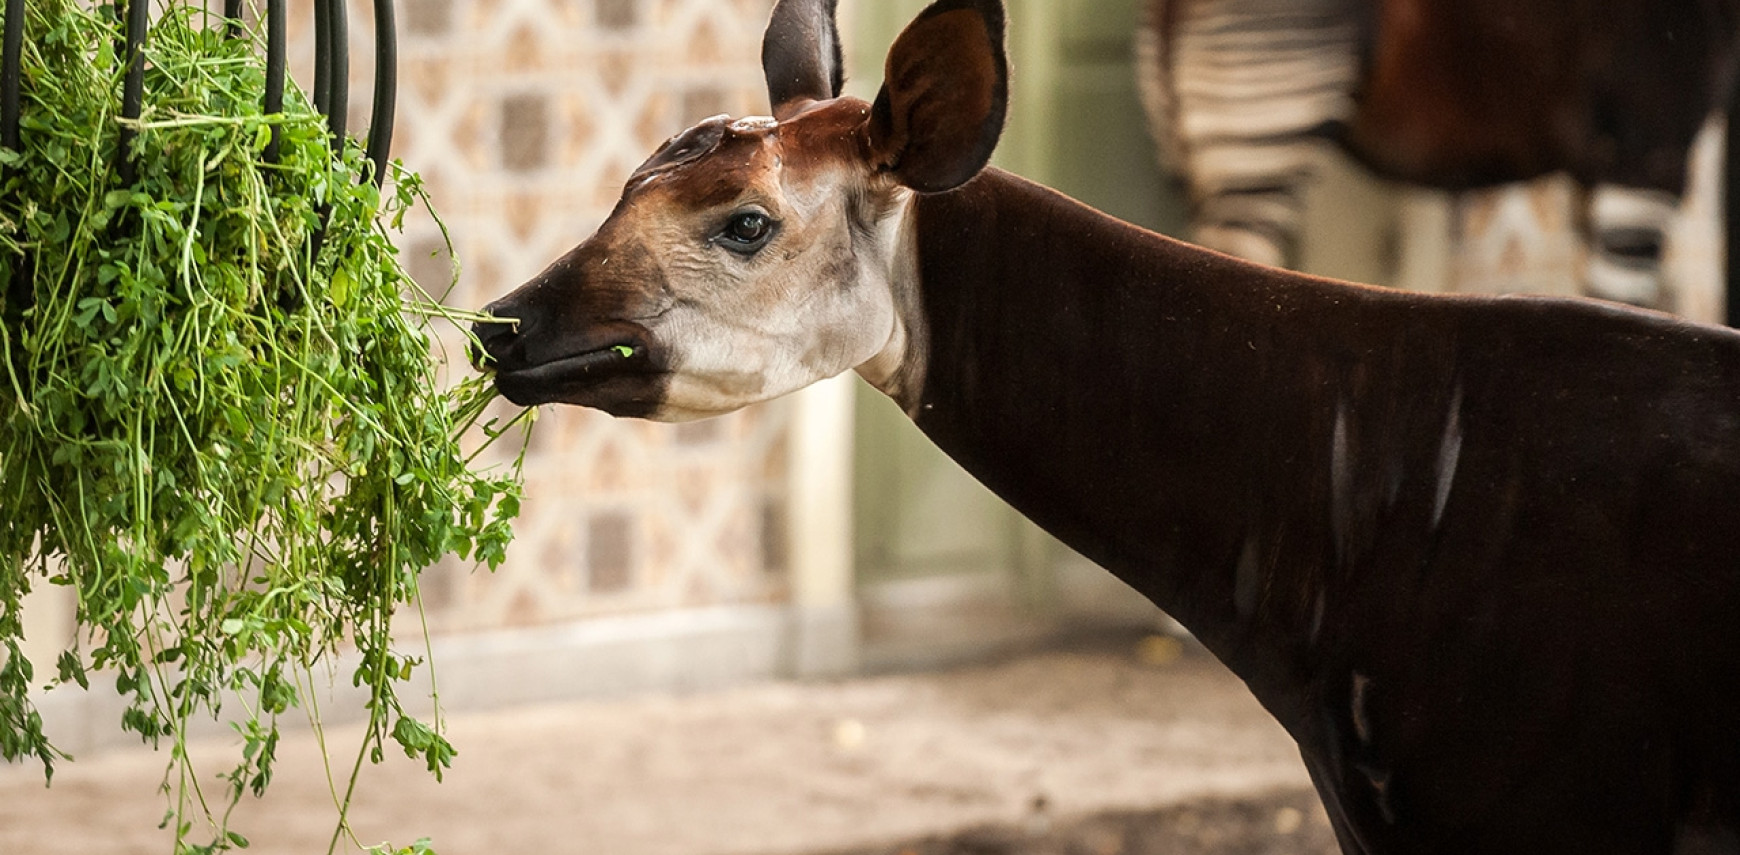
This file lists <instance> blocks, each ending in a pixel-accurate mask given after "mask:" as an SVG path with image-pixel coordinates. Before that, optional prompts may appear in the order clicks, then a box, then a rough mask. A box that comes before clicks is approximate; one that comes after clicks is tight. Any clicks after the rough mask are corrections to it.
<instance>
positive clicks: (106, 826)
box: [0, 639, 1332, 855]
mask: <svg viewBox="0 0 1740 855" xmlns="http://www.w3.org/2000/svg"><path fill="white" fill-rule="evenodd" d="M1140 650H1146V652H1147V654H1148V655H1139V651H1140ZM1154 650H1155V648H1154V646H1153V645H1152V644H1150V645H1149V646H1148V647H1147V648H1141V647H1140V646H1139V645H1138V643H1137V642H1136V641H1134V640H1131V639H1122V640H1118V641H1115V642H1113V641H1102V642H1099V643H1095V644H1092V645H1078V646H1075V647H1073V648H1070V649H1061V650H1051V651H1045V652H1040V653H1035V654H1030V655H1025V656H1020V657H1016V658H1011V659H1009V660H1007V661H1002V662H997V663H992V664H987V665H981V666H976V667H971V668H964V669H958V670H951V671H944V672H936V673H925V674H901V675H889V676H879V677H869V678H863V679H855V680H850V681H843V682H838V683H827V684H814V683H811V684H790V683H770V684H762V685H754V686H748V687H743V688H739V689H734V690H729V691H721V692H714V693H707V694H698V695H689V696H657V697H639V698H632V699H625V700H619V701H611V702H588V703H575V704H564V705H559V706H547V707H538V708H531V709H519V710H511V711H502V712H495V713H487V714H476V715H467V716H462V717H455V718H453V719H452V720H451V721H450V722H449V725H450V738H451V739H452V741H453V742H454V744H455V745H456V746H458V748H459V751H460V756H459V757H458V759H457V760H456V762H455V765H454V767H453V769H452V770H451V771H450V772H448V774H447V776H446V781H445V782H444V783H440V784H437V783H435V782H434V781H433V780H431V779H430V777H429V776H428V774H427V773H426V772H425V771H424V770H423V769H422V768H421V766H420V765H418V764H416V763H413V762H411V761H408V760H405V759H404V758H403V755H402V754H400V755H399V756H398V757H396V758H392V759H389V761H388V762H387V763H386V764H385V765H383V766H380V767H373V768H368V769H365V770H364V777H363V779H362V782H361V784H360V785H359V787H358V796H357V799H356V803H355V805H354V807H353V809H352V824H353V827H354V828H355V829H356V833H357V837H358V838H359V839H360V840H362V842H364V843H377V842H381V841H383V840H392V841H393V842H395V843H397V844H399V845H404V844H406V843H409V842H410V841H412V840H415V839H417V838H419V837H430V838H432V839H433V841H434V845H435V848H436V849H437V850H438V851H439V852H441V853H442V855H472V853H501V855H510V854H511V853H609V855H751V853H755V855H782V853H821V852H828V853H850V855H879V853H888V855H967V853H987V854H988V853H1033V855H1052V853H1055V855H1136V853H1143V855H1146V853H1149V852H1154V853H1159V852H1169V853H1170V852H1180V853H1188V852H1240V853H1266V852H1271V851H1273V852H1328V851H1332V849H1330V848H1325V847H1327V846H1328V841H1329V837H1328V829H1327V826H1326V825H1325V823H1324V821H1323V819H1322V817H1321V814H1320V812H1319V810H1318V808H1317V807H1316V806H1315V802H1314V801H1313V800H1312V799H1311V798H1310V797H1309V794H1308V793H1306V792H1305V790H1306V788H1307V786H1308V784H1307V781H1306V778H1305V773H1304V770H1303V767H1302V766H1301V765H1300V761H1299V758H1298V754H1297V753H1296V751H1295V749H1294V748H1293V746H1292V743H1291V742H1290V741H1289V740H1288V739H1287V737H1286V735H1285V734H1284V733H1282V732H1281V730H1280V729H1279V727H1278V726H1276V725H1275V724H1273V723H1272V722H1271V721H1270V720H1269V719H1268V718H1267V716H1266V715H1265V714H1264V713H1263V711H1262V710H1261V708H1260V707H1258V706H1257V704H1256V702H1255V701H1254V700H1252V699H1251V698H1250V697H1249V695H1248V694H1247V693H1246V692H1245V690H1244V687H1243V685H1242V684H1240V683H1239V682H1238V681H1237V680H1236V679H1235V678H1233V677H1232V676H1231V675H1230V674H1228V673H1226V672H1225V671H1224V670H1222V669H1221V668H1220V667H1219V666H1218V665H1217V664H1216V663H1214V662H1213V661H1212V660H1210V659H1209V658H1208V657H1206V656H1205V655H1203V654H1201V653H1198V652H1192V651H1186V653H1185V655H1183V656H1182V657H1179V658H1176V659H1171V661H1167V660H1168V658H1169V657H1167V656H1164V655H1161V656H1155V655H1152V654H1153V653H1154ZM1161 651H1162V652H1163V653H1164V651H1165V648H1164V646H1162V647H1161ZM328 737H329V744H332V745H334V746H335V753H336V751H337V750H338V749H336V746H354V745H355V740H356V739H357V738H358V732H357V731H356V730H355V729H354V728H350V729H339V728H334V729H329V732H328ZM217 747H219V748H221V746H217ZM212 748H213V746H201V747H199V749H198V750H196V752H195V753H196V756H204V755H206V754H208V753H209V752H210V750H211V749H212ZM343 751H344V752H345V753H346V754H348V753H349V752H351V751H354V747H349V748H345V749H343ZM320 756H321V755H320V751H319V749H318V746H317V744H316V743H315V742H314V741H313V740H312V739H311V738H310V737H309V736H307V735H296V736H292V737H289V738H287V739H286V740H285V743H284V744H283V745H282V746H281V748H280V749H279V757H280V764H279V765H280V768H279V771H278V775H277V777H276V779H275V780H274V782H273V784H272V787H271V790H270V792H269V793H268V794H267V797H266V798H265V799H264V800H260V801H255V800H252V799H249V800H247V801H245V802H244V803H243V805H242V807H241V808H240V810H239V811H238V815H237V818H236V820H235V823H234V826H235V827H236V828H238V829H240V830H241V832H242V833H243V834H245V835H246V836H247V837H248V838H250V839H251V840H252V842H253V846H252V848H251V849H250V850H249V851H251V852H258V853H272V854H273V855H276V853H284V854H285V855H291V853H294V855H308V853H319V852H325V851H326V848H327V842H328V840H329V838H330V836H331V834H332V828H333V816H334V813H333V808H332V797H331V794H330V791H329V788H328V785H327V779H326V776H325V774H324V772H323V771H322V763H321V761H320ZM163 762H164V758H163V757H161V756H158V755H152V754H149V753H146V752H143V751H137V750H124V751H114V752H109V753H105V754H101V755H93V756H88V757H82V758H80V759H79V760H77V761H76V762H74V763H71V764H68V765H65V766H64V767H63V768H62V769H61V770H60V771H59V772H58V773H57V775H56V777H55V780H54V785H53V787H52V788H47V789H45V788H44V787H43V786H42V780H41V775H40V772H39V771H37V770H34V769H21V768H0V855H62V853H65V855H73V853H78V855H86V853H97V852H101V853H165V855H167V853H169V851H170V849H171V847H170V844H169V840H168V837H167V836H166V835H165V833H164V832H161V831H158V830H157V829H156V826H157V823H158V821H159V820H160V819H161V818H162V816H163V812H164V808H165V801H164V797H163V796H162V795H161V794H159V793H158V792H157V791H156V790H157V785H158V783H159V781H160V779H161V776H162V769H163ZM210 768H211V769H213V770H214V774H215V770H216V769H217V768H218V767H217V766H216V765H212V766H211V767H210ZM341 851H342V847H341ZM353 851H354V850H353Z"/></svg>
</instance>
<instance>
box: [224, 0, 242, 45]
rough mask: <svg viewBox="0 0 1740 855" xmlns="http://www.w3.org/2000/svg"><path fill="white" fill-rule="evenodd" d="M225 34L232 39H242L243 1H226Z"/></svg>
mask: <svg viewBox="0 0 1740 855" xmlns="http://www.w3.org/2000/svg"><path fill="white" fill-rule="evenodd" d="M224 34H225V35H227V36H229V37H230V38H232V39H239V38H241V37H242V0H224Z"/></svg>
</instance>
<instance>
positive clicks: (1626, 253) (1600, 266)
mask: <svg viewBox="0 0 1740 855" xmlns="http://www.w3.org/2000/svg"><path fill="white" fill-rule="evenodd" d="M1678 202H1679V200H1677V199H1675V198H1674V197H1673V196H1672V195H1671V194H1668V193H1664V192H1662V191H1660V190H1645V189H1638V188H1634V187H1621V186H1618V185H1614V184H1602V185H1597V186H1596V187H1595V188H1594V189H1593V190H1591V191H1590V192H1589V198H1588V209H1587V217H1588V223H1587V229H1588V232H1587V239H1588V241H1589V269H1588V275H1587V277H1586V281H1585V283H1584V287H1585V289H1586V291H1587V293H1588V294H1589V296H1591V297H1599V298H1601V299H1603V300H1613V301H1616V302H1620V303H1630V304H1632V305H1634V306H1643V307H1645V308H1651V309H1661V310H1663V311H1670V312H1671V311H1675V310H1676V309H1677V306H1676V300H1675V295H1674V289H1673V287H1672V283H1670V282H1668V281H1667V276H1666V274H1665V269H1664V267H1663V260H1664V258H1665V254H1664V253H1663V249H1664V248H1665V246H1666V243H1667V231H1668V227H1669V225H1670V224H1671V223H1672V222H1673V218H1674V213H1675V212H1676V211H1677V210H1678Z"/></svg>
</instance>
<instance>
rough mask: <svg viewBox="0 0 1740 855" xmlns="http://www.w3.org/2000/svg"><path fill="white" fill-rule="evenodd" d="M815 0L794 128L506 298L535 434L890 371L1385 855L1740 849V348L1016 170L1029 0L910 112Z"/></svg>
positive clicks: (914, 97)
mask: <svg viewBox="0 0 1740 855" xmlns="http://www.w3.org/2000/svg"><path fill="white" fill-rule="evenodd" d="M833 6H834V0H780V2H779V3H778V4H777V5H776V7H775V8H774V11H773V16H772V20H771V23H770V24H769V26H768V29H767V36H766V40H765V42H764V46H763V51H762V57H763V66H764V68H765V70H766V74H767V83H768V90H769V95H770V96H771V99H772V105H773V117H772V118H748V119H739V120H735V121H733V120H731V119H728V118H725V117H718V118H713V119H709V120H707V121H704V122H702V123H700V124H699V125H696V126H695V127H692V128H690V129H688V130H686V131H684V132H682V133H681V134H679V135H677V136H676V137H674V138H673V139H671V140H670V141H669V142H668V143H666V144H665V145H664V146H663V147H662V148H660V149H659V150H658V151H657V153H655V154H654V155H653V156H652V158H651V159H650V160H648V161H647V162H646V163H645V164H643V165H642V166H641V167H640V168H639V169H638V170H637V171H635V172H634V174H633V175H632V176H631V177H630V178H629V179H628V182H627V186H626V188H625V189H624V191H623V195H622V199H621V202H620V203H619V204H618V206H617V207H616V209H615V211H614V212H613V213H612V214H611V215H610V216H609V217H608V218H607V219H606V220H605V221H604V223H603V225H601V226H600V227H599V229H598V231H597V233H596V234H594V235H593V236H592V237H591V238H589V239H587V240H586V241H584V242H583V243H581V244H579V245H578V246H577V247H576V248H574V249H573V250H572V251H570V252H569V253H567V254H566V255H564V256H563V257H561V258H560V259H558V260H557V261H556V262H554V263H553V264H552V265H550V267H549V268H548V269H546V270H545V271H543V272H542V273H540V274H539V275H538V276H537V277H536V278H534V279H533V280H531V281H530V282H529V283H527V284H526V285H524V286H523V287H521V288H519V289H518V290H516V291H514V292H513V293H512V294H509V295H508V296H506V297H504V298H502V299H500V300H498V301H496V302H494V303H492V304H490V305H489V306H488V307H487V311H488V312H490V313H492V314H493V315H495V316H496V318H497V319H498V320H495V321H492V322H488V323H483V324H480V325H478V326H477V327H476V329H475V332H476V334H477V337H478V347H479V348H480V352H479V354H478V359H479V362H480V364H482V365H483V366H484V367H486V368H488V369H489V370H493V371H494V373H495V383H496V385H497V387H498V388H499V389H500V391H501V392H502V394H504V395H505V396H506V397H507V398H508V399H509V400H511V401H513V402H515V403H516V404H519V405H522V406H535V405H540V404H549V403H563V404H575V405H580V406H586V407H594V408H597V409H600V410H604V411H606V412H609V413H612V414H615V415H618V416H634V417H642V418H648V419H655V420H681V419H692V418H698V417H703V416H710V415H714V414H719V413H725V412H729V411H732V410H736V409H738V408H741V407H743V406H746V405H749V404H752V403H756V402H758V401H765V400H768V399H770V398H773V397H775V396H778V395H782V394H785V393H787V392H791V391H793V390H795V389H798V388H799V387H802V386H804V385H806V384H809V383H812V382H814V381H817V380H820V379H822V378H825V377H830V376H832V375H835V374H838V373H841V372H844V371H847V370H851V369H855V370H856V371H857V372H858V374H859V375H860V376H862V377H863V378H864V379H865V380H867V381H868V382H869V383H871V384H872V385H874V386H875V387H876V388H878V389H880V390H881V391H882V392H884V393H886V394H887V395H888V396H889V397H891V398H893V399H894V400H895V401H896V402H898V403H899V405H900V406H901V407H902V408H904V410H905V411H906V412H907V413H908V414H909V415H910V416H911V418H912V419H913V421H915V422H916V423H917V424H918V426H919V427H920V428H921V429H923V431H924V432H925V433H926V434H928V435H929V437H930V438H931V439H932V440H934V441H935V442H936V444H937V445H938V446H940V447H941V448H942V449H943V450H944V451H946V452H947V453H948V454H949V455H950V456H952V457H953V458H954V459H955V460H957V461H959V462H960V463H961V464H962V465H963V466H965V467H966V468H967V469H968V470H969V471H971V472H972V473H973V474H974V475H975V476H976V477H978V478H979V479H980V480H981V481H983V482H984V483H985V484H986V485H988V486H989V487H990V488H991V489H993V490H994V491H996V492H997V493H998V494H1000V495H1001V496H1002V497H1003V498H1005V499H1007V500H1008V501H1009V502H1010V503H1012V504H1013V505H1014V506H1015V507H1016V508H1017V509H1019V510H1020V511H1022V512H1023V513H1025V514H1026V515H1027V516H1029V517H1030V518H1032V519H1033V520H1034V521H1036V522H1037V523H1039V524H1040V525H1041V526H1043V527H1044V528H1046V529H1047V530H1049V531H1050V532H1052V533H1053V534H1055V535H1056V536H1058V537H1059V538H1061V539H1062V540H1063V541H1064V542H1065V543H1067V544H1069V545H1070V546H1072V547H1074V548H1075V549H1077V550H1079V551H1080V552H1081V553H1083V554H1084V555H1086V556H1088V557H1089V558H1091V559H1093V560H1094V561H1095V562H1097V563H1099V564H1100V565H1101V566H1103V567H1105V568H1107V569H1108V570H1110V571H1111V572H1113V573H1114V574H1116V575H1117V576H1118V577H1119V578H1121V579H1123V580H1124V581H1126V582H1128V583H1129V584H1130V585H1131V586H1133V587H1134V588H1136V589H1137V590H1139V591H1141V592H1142V593H1143V594H1145V595H1146V596H1148V597H1149V598H1150V599H1152V600H1153V601H1154V602H1155V603H1157V604H1158V605H1160V606H1161V607H1162V608H1164V609H1165V610H1166V611H1167V612H1169V613H1170V614H1171V615H1173V616H1174V617H1176V618H1177V619H1178V620H1180V621H1181V622H1182V623H1183V624H1184V625H1185V626H1187V627H1188V628H1189V629H1190V630H1191V631H1192V632H1193V633H1195V635H1196V636H1197V637H1198V638H1199V639H1200V640H1201V641H1202V642H1203V644H1205V645H1206V646H1207V647H1208V649H1209V650H1210V651H1212V652H1213V653H1214V654H1215V655H1216V656H1218V657H1219V658H1220V659H1221V660H1222V661H1224V662H1225V663H1226V665H1228V666H1229V667H1230V668H1231V669H1232V671H1233V672H1235V673H1236V674H1238V675H1239V676H1240V677H1241V678H1242V679H1243V680H1244V681H1245V683H1246V684H1247V685H1248V686H1249V687H1250V689H1251V691H1252V692H1253V693H1254V694H1255V695H1256V697H1257V698H1258V699H1259V700H1260V701H1261V702H1262V704H1263V705H1264V706H1265V707H1266V708H1267V709H1268V710H1269V712H1271V713H1272V714H1273V715H1274V717H1275V718H1276V719H1278V720H1279V721H1280V723H1281V724H1282V725H1283V726H1284V727H1285V728H1286V729H1287V731H1288V732H1289V733H1290V734H1291V735H1292V736H1293V738H1294V739H1295V740H1297V742H1298V744H1299V749H1300V753H1301V755H1302V756H1303V758H1304V762H1305V765H1306V767H1307V769H1308V770H1309V772H1310V775H1311V777H1312V779H1313V781H1314V782H1315V784H1316V787H1317V789H1318V791H1319V792H1320V793H1321V795H1322V798H1323V800H1324V802H1325V804H1326V805H1327V807H1328V812H1329V815H1330V817H1331V818H1332V821H1333V823H1334V825H1335V829H1336V833H1337V835H1338V837H1339V840H1340V842H1341V846H1342V848H1343V849H1344V850H1345V851H1346V852H1348V853H1454V855H1467V853H1511V852H1516V853H1525V852H1526V853H1535V854H1536V855H1538V853H1555V852H1562V853H1580V855H1581V853H1590V852H1601V853H1690V852H1736V851H1740V525H1737V524H1736V522H1735V517H1736V514H1737V513H1740V332H1736V331H1733V330H1729V329H1727V328H1722V327H1712V326H1703V325H1698V324H1694V323H1691V322H1688V321H1684V320H1681V319H1677V318H1674V317H1672V316H1668V315H1664V314H1658V313H1654V312H1648V311H1643V310H1637V309H1631V308H1626V307H1622V306H1617V305H1612V304H1606V303H1601V302H1597V301H1586V300H1576V299H1554V298H1545V297H1486V296H1471V295H1426V294H1413V293H1404V292H1398V291H1392V290H1387V289H1380V288H1374V287H1366V286H1361V285H1354V284H1348V283H1343V282H1337V281H1331V280H1326V279H1321V278H1315V277H1311V276H1307V275H1303V274H1299V273H1294V272H1289V271H1285V270H1281V269H1278V268H1272V267H1267V266H1262V265H1257V264H1253V263H1250V262H1247V261H1243V260H1239V259H1236V258H1233V257H1230V256H1226V255H1222V254H1220V253H1217V252H1213V251H1210V250H1206V249H1202V248H1199V247H1195V246H1191V245H1188V244H1185V243H1181V242H1178V241H1174V240H1171V239H1168V238H1166V237H1162V236H1160V235H1157V234H1154V233H1151V232H1148V231H1145V230H1143V229H1141V228H1137V227H1135V226H1132V225H1128V224H1126V223H1123V222H1120V221H1118V220H1115V219H1113V218H1111V217H1108V216H1105V215H1103V214H1100V213H1098V212H1096V211H1094V210H1092V209H1090V208H1088V207H1086V206H1083V205H1081V204H1079V203H1077V202H1074V201H1072V200H1070V199H1068V198H1066V197H1064V196H1062V195H1061V194H1058V193H1056V192H1054V191H1052V190H1049V189H1047V188H1045V187H1042V186H1039V185H1036V184H1033V183H1030V182H1028V181H1025V180H1023V179H1021V178H1019V177H1016V176H1014V175H1011V174H1009V173H1006V172H1002V171H999V170H997V169H994V168H988V167H987V166H986V161H987V159H988V158H989V156H990V154H991V150H992V148H993V147H994V146H995V145H996V142H997V139H998V136H999V134H1000V131H1001V128H1002V125H1003V119H1004V111H1005V104H1006V100H1007V94H1008V74H1009V72H1008V68H1007V64H1006V59H1005V52H1004V15H1003V9H1002V5H1001V3H1000V2H998V0H937V2H935V3H933V4H932V5H930V6H929V7H928V8H926V9H925V10H924V11H923V12H921V13H920V14H919V15H918V16H917V18H916V19H915V20H913V21H912V22H911V24H910V25H909V26H908V27H907V28H906V30H905V31H904V32H903V33H902V34H901V35H900V37H899V38H898V39H897V40H896V42H895V43H894V45H893V47H892V48H891V50H890V52H889V54H888V59H887V67H886V74H885V82H884V83H883V85H882V88H881V90H880V92H879V93H878V94H877V96H876V98H875V100H874V102H873V103H865V102H864V101H861V100H857V99H854V98H851V97H841V96H840V94H839V92H840V82H841V62H840V54H839V44H840V42H839V37H838V35H837V34H836V32H835V28H834V22H833V11H834V10H833Z"/></svg>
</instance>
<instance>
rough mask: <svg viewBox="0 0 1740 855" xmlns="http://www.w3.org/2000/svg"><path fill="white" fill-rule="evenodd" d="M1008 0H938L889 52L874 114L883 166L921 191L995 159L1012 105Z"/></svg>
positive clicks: (873, 145)
mask: <svg viewBox="0 0 1740 855" xmlns="http://www.w3.org/2000/svg"><path fill="white" fill-rule="evenodd" d="M1005 28H1006V24H1005V19H1004V15H1003V4H1002V2H1001V0H937V2H935V3H932V4H931V5H930V6H928V7H926V8H925V9H924V11H922V12H920V13H919V14H918V16H917V17H916V18H914V19H913V20H912V23H910V24H908V25H907V26H906V29H905V30H904V31H902V32H901V34H900V36H899V38H897V39H895V41H894V46H893V47H892V48H890V49H889V51H888V62H887V67H886V71H885V73H884V77H883V84H882V90H881V91H880V92H879V93H877V95H876V102H875V103H874V104H873V105H872V106H871V113H870V128H869V135H870V149H871V153H872V156H873V157H874V158H875V161H876V164H877V166H878V167H880V168H881V169H883V170H884V171H886V172H888V173H890V174H892V175H893V176H894V177H895V178H896V179H897V180H899V181H900V183H901V184H903V185H905V186H907V187H910V188H912V189H914V190H918V191H920V192H926V193H936V192H942V191H945V190H952V189H954V188H956V187H959V186H960V185H962V184H965V183H966V182H967V181H969V180H971V179H972V177H973V176H975V175H977V174H978V173H979V171H980V170H981V169H984V168H985V164H986V163H989V162H990V159H991V152H992V151H994V150H995V149H996V148H997V140H998V139H999V138H1000V137H1001V136H1002V134H1003V122H1004V119H1005V116H1006V115H1007V113H1008V105H1009V60H1008V54H1007V51H1006V49H1005V47H1004V39H1005Z"/></svg>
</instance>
